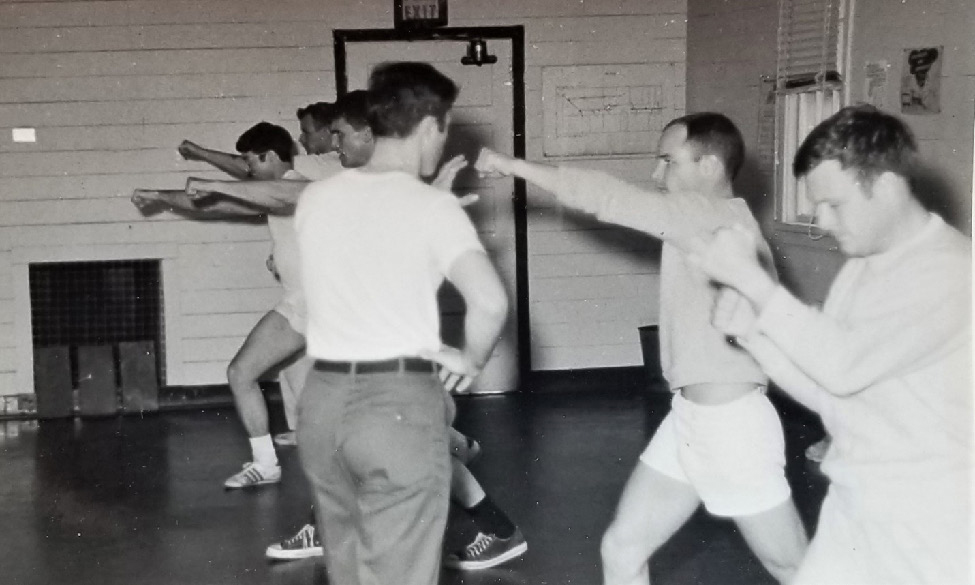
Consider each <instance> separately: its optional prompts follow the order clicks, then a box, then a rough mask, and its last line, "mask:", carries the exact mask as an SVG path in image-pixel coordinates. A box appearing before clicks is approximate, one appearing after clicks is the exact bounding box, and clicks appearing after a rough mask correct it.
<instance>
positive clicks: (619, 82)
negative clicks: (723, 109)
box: [543, 66, 674, 157]
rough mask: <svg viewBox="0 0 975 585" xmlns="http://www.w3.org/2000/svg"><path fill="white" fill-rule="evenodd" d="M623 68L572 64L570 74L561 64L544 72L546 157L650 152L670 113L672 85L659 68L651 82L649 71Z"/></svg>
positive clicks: (671, 110)
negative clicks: (573, 65) (574, 65)
mask: <svg viewBox="0 0 975 585" xmlns="http://www.w3.org/2000/svg"><path fill="white" fill-rule="evenodd" d="M624 67H626V66H617V68H615V69H609V68H607V67H575V68H572V70H573V71H572V75H569V74H568V72H566V71H562V69H565V68H558V69H557V70H556V71H545V72H543V95H544V99H545V101H546V104H545V105H546V108H545V156H549V157H564V156H593V155H624V154H645V153H651V152H653V151H654V149H655V148H656V144H657V140H658V139H659V137H660V132H661V131H662V129H663V126H664V124H666V122H667V121H668V120H670V119H671V118H672V117H673V112H674V105H673V104H674V98H673V90H672V87H671V85H672V84H670V83H668V81H669V80H668V79H667V77H669V76H661V75H659V72H658V75H654V76H653V77H655V78H656V79H654V80H653V81H651V80H650V79H648V77H649V75H648V72H646V71H644V70H634V69H633V67H632V66H631V67H629V69H631V70H629V71H626V70H621V69H623V68H624ZM547 69H555V68H547ZM546 74H548V75H546ZM559 78H561V79H559ZM654 81H655V82H654ZM546 82H548V83H546ZM549 100H551V101H549ZM553 102H554V103H553ZM553 106H554V107H553Z"/></svg>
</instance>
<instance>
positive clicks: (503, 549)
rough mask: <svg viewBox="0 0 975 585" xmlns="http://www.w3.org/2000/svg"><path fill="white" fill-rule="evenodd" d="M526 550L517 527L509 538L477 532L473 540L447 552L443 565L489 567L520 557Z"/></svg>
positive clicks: (470, 568)
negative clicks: (452, 551)
mask: <svg viewBox="0 0 975 585" xmlns="http://www.w3.org/2000/svg"><path fill="white" fill-rule="evenodd" d="M526 550H528V543H527V542H525V537H524V535H522V533H521V530H518V529H517V528H515V533H514V534H512V535H511V536H510V537H509V538H498V537H497V536H495V535H493V534H484V533H483V532H478V533H477V538H475V539H474V542H472V543H470V544H469V545H467V546H465V547H464V549H463V550H461V551H458V552H454V553H450V554H448V555H447V557H446V558H445V559H444V562H443V564H444V566H445V567H449V568H451V569H459V570H461V571H477V570H479V569H490V568H491V567H496V566H498V565H500V564H501V563H505V562H508V561H510V560H511V559H515V558H518V557H520V556H521V555H523V554H525V551H526Z"/></svg>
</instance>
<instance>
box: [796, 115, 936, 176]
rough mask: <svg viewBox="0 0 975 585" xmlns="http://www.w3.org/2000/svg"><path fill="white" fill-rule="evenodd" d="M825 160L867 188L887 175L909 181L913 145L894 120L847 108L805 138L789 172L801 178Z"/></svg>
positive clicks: (913, 162) (902, 126) (913, 164)
mask: <svg viewBox="0 0 975 585" xmlns="http://www.w3.org/2000/svg"><path fill="white" fill-rule="evenodd" d="M827 160H835V161H839V163H840V166H841V167H842V168H844V169H849V168H852V169H854V170H856V172H857V175H858V176H859V178H860V180H861V181H863V182H864V183H865V184H867V185H870V184H872V183H873V180H874V179H876V178H877V177H878V176H880V175H881V174H883V173H884V172H888V171H889V172H892V173H895V174H897V175H900V176H901V177H903V178H905V179H907V180H908V181H910V180H911V178H912V176H913V174H914V172H915V170H916V165H917V143H916V142H915V140H914V135H913V134H912V133H911V130H910V128H908V127H907V125H906V124H904V123H903V122H901V121H900V120H899V119H897V118H895V117H894V116H891V115H890V114H885V113H884V112H881V111H880V110H878V109H877V108H876V107H874V106H871V105H866V104H864V105H859V106H847V107H845V108H843V109H842V110H840V111H839V112H837V113H835V114H833V115H832V116H830V117H829V118H827V119H826V120H823V121H822V122H820V123H819V125H818V126H816V127H815V128H813V130H812V132H810V133H809V135H808V136H806V139H805V140H803V141H802V145H801V146H800V147H799V150H798V151H797V152H796V157H795V160H794V161H793V163H792V172H793V174H794V175H795V176H796V177H803V176H805V175H806V174H808V173H809V172H810V171H812V170H813V169H814V168H816V166H817V165H819V163H822V162H824V161H827Z"/></svg>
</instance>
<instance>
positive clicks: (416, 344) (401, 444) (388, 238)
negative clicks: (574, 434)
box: [295, 63, 508, 585]
mask: <svg viewBox="0 0 975 585" xmlns="http://www.w3.org/2000/svg"><path fill="white" fill-rule="evenodd" d="M369 91H370V98H369V99H370V104H369V105H370V109H369V116H370V120H369V121H370V127H371V128H372V131H373V133H374V136H375V141H376V144H375V149H374V152H373V156H372V157H371V158H370V160H369V162H368V163H367V164H366V165H365V166H364V167H362V168H361V169H350V170H348V171H345V172H343V173H341V174H339V175H336V176H335V177H333V178H332V179H330V180H327V181H320V182H317V183H313V184H312V185H311V186H309V188H308V191H307V193H306V194H305V195H303V196H302V197H301V199H300V200H299V203H298V208H297V210H296V212H295V225H296V228H297V231H298V246H299V250H300V252H301V262H302V271H301V273H302V282H303V288H304V291H305V297H306V301H307V308H308V327H307V340H308V353H309V355H311V356H313V357H314V358H315V359H316V360H317V361H316V363H315V367H314V369H313V370H312V373H311V375H310V376H309V378H308V384H307V385H306V387H305V390H304V392H303V394H302V398H301V409H300V414H299V424H298V436H299V440H298V449H299V453H300V455H301V459H302V464H303V466H304V468H305V472H306V474H307V475H308V478H309V480H310V482H311V484H312V488H313V491H314V494H315V500H316V514H317V515H318V524H319V527H320V529H321V530H322V531H323V533H324V544H325V547H324V548H325V555H326V562H325V565H326V569H327V571H328V575H329V580H330V582H333V583H342V584H343V585H356V584H362V585H366V584H373V583H398V584H403V585H433V584H435V583H437V581H438V577H439V573H440V556H441V547H442V543H443V531H444V527H445V525H446V520H447V508H448V498H449V492H450V478H451V468H450V463H449V458H450V456H449V448H448V437H447V429H448V424H449V417H450V415H451V413H450V410H451V405H450V396H449V395H447V394H445V393H444V386H442V385H441V384H443V385H445V386H446V387H447V389H448V390H454V391H464V390H466V389H467V388H468V387H469V386H470V383H471V382H472V380H473V379H474V378H475V377H476V376H477V375H478V373H479V372H480V371H481V369H482V368H483V367H484V365H485V363H486V362H487V360H488V358H489V357H490V355H491V352H492V351H493V348H494V346H495V344H496V343H497V340H498V336H499V335H500V332H501V329H502V327H503V325H504V322H505V319H506V317H507V308H508V303H507V297H506V293H505V289H504V286H503V284H502V283H501V280H500V278H499V277H498V275H497V272H496V271H495V269H494V267H493V266H492V265H491V262H490V260H489V259H488V257H487V254H486V253H485V252H484V248H483V246H482V245H481V242H480V240H479V239H478V237H477V232H476V231H475V229H474V226H473V225H472V224H471V221H470V219H469V218H468V217H467V215H466V214H465V213H464V211H463V210H462V209H461V206H460V205H459V203H458V201H457V199H456V197H454V196H453V195H450V194H449V193H445V192H443V191H442V190H438V189H435V188H433V187H431V186H429V185H427V184H425V183H423V182H422V181H420V180H419V178H418V177H420V176H424V175H430V174H432V173H433V171H435V170H436V166H437V164H438V162H439V159H440V156H441V154H442V151H443V146H444V142H445V140H446V135H447V125H448V123H449V116H450V108H451V107H452V105H453V102H454V99H455V98H456V95H457V86H456V85H455V84H454V83H453V82H452V81H451V80H450V79H448V78H446V77H445V76H444V75H442V74H441V73H439V72H438V71H436V69H434V68H433V67H431V66H429V65H427V64H421V63H393V64H385V65H380V66H378V67H377V68H376V69H375V70H374V71H373V73H372V75H371V76H370V85H369ZM321 250H328V253H327V254H322V253H321V252H320V251H321ZM445 278H446V279H448V280H450V281H451V282H452V283H453V284H454V286H455V287H456V288H457V290H458V291H459V292H460V294H461V296H462V297H463V298H464V301H465V303H466V306H467V312H466V316H465V327H464V331H465V338H466V339H465V343H464V346H463V347H461V348H451V347H446V346H442V344H441V340H440V329H439V309H438V306H437V290H438V288H439V287H440V285H441V284H442V282H443V280H444V279H445ZM435 363H436V364H440V365H441V366H442V368H443V369H442V370H441V379H442V382H441V380H438V379H437V376H436V375H435V374H436V371H437V368H436V367H435V365H434V364H435Z"/></svg>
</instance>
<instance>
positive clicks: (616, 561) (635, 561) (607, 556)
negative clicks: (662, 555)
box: [599, 517, 660, 574]
mask: <svg viewBox="0 0 975 585" xmlns="http://www.w3.org/2000/svg"><path fill="white" fill-rule="evenodd" d="M645 540H646V539H645V538H643V537H641V536H639V535H637V534H635V533H633V532H632V531H631V530H629V529H627V527H626V525H625V523H624V522H622V521H621V520H620V518H619V517H617V518H615V519H614V520H613V521H612V522H611V523H610V525H609V528H607V529H606V532H605V533H603V538H602V540H601V541H600V543H599V556H600V558H601V559H602V562H603V568H604V570H606V571H610V572H613V573H617V574H628V573H636V572H638V571H639V570H640V568H641V567H642V566H643V565H644V564H645V563H646V562H647V560H648V559H649V558H650V556H651V555H652V554H653V553H654V552H655V551H656V550H657V548H659V546H660V544H659V543H652V542H645Z"/></svg>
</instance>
